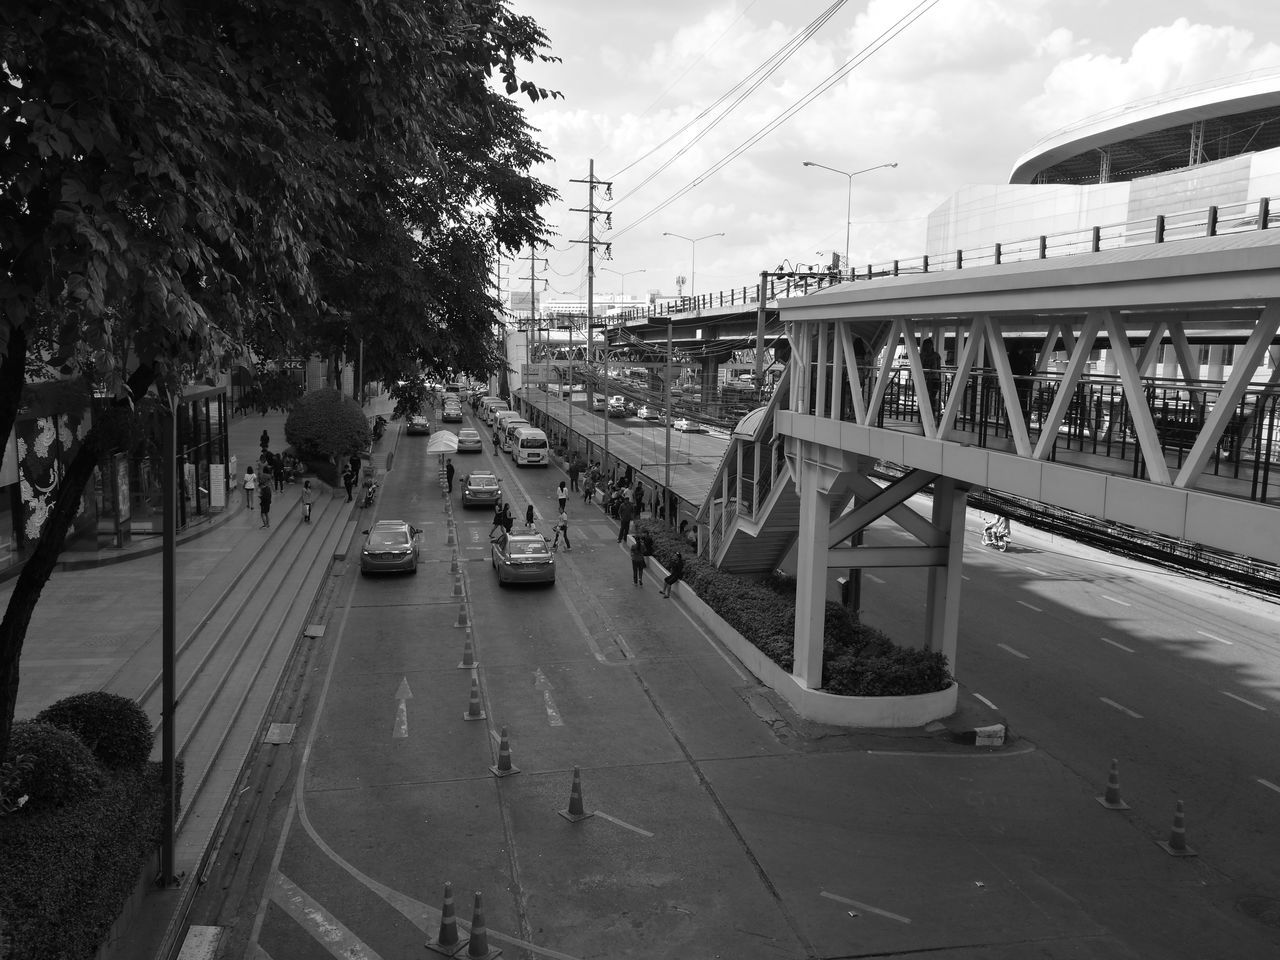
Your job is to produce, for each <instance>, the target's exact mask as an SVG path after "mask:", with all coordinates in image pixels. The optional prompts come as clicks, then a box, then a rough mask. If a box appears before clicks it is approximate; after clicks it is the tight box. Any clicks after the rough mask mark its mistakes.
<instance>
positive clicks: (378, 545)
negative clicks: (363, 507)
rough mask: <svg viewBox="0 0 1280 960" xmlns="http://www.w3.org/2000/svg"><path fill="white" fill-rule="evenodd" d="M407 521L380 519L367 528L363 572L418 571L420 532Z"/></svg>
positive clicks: (362, 559) (361, 551)
mask: <svg viewBox="0 0 1280 960" xmlns="http://www.w3.org/2000/svg"><path fill="white" fill-rule="evenodd" d="M421 533H422V531H421V530H419V529H418V528H417V527H415V526H413V525H411V524H410V523H408V522H407V521H405V520H379V521H377V522H376V523H375V524H374V525H373V526H372V527H370V528H369V529H368V530H366V531H365V538H364V546H363V547H361V549H360V573H361V574H362V575H367V574H370V573H417V572H418V535H419V534H421Z"/></svg>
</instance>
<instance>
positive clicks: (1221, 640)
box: [1196, 630, 1235, 647]
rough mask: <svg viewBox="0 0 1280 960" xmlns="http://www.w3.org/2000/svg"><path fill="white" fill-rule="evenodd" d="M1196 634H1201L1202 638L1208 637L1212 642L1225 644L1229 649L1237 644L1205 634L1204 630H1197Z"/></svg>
mask: <svg viewBox="0 0 1280 960" xmlns="http://www.w3.org/2000/svg"><path fill="white" fill-rule="evenodd" d="M1196 633H1198V634H1200V636H1202V637H1208V638H1209V639H1210V640H1217V641H1218V642H1219V643H1225V644H1226V645H1227V646H1228V647H1233V646H1235V644H1233V643H1232V642H1231V641H1230V640H1224V639H1222V637H1216V636H1214V635H1213V634H1212V633H1205V632H1204V631H1203V630H1197V631H1196Z"/></svg>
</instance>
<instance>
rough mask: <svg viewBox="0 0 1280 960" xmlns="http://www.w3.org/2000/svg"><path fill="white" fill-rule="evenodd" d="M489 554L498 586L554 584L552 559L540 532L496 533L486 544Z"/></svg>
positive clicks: (554, 567) (554, 560)
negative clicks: (510, 584)
mask: <svg viewBox="0 0 1280 960" xmlns="http://www.w3.org/2000/svg"><path fill="white" fill-rule="evenodd" d="M489 555H490V561H491V562H492V563H493V569H494V571H495V572H496V573H497V575H498V586H500V587H505V586H506V585H507V584H508V583H555V582H556V558H555V556H554V554H552V552H551V547H550V546H549V545H548V544H547V539H546V537H544V536H542V534H540V533H500V534H498V535H497V536H496V537H494V538H493V540H492V541H490V550H489Z"/></svg>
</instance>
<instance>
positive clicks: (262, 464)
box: [258, 450, 275, 490]
mask: <svg viewBox="0 0 1280 960" xmlns="http://www.w3.org/2000/svg"><path fill="white" fill-rule="evenodd" d="M271 474H272V471H271V454H270V453H269V452H267V451H266V450H263V451H262V459H261V460H259V461H258V483H259V484H260V485H261V486H262V489H264V490H267V489H269V488H271V487H274V486H275V481H274V480H273V479H272V475H271Z"/></svg>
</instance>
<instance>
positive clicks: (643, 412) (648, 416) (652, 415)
mask: <svg viewBox="0 0 1280 960" xmlns="http://www.w3.org/2000/svg"><path fill="white" fill-rule="evenodd" d="M636 416H637V417H639V418H640V419H641V420H657V419H659V418H661V416H662V411H661V410H659V409H658V408H657V407H651V406H649V404H647V403H646V404H645V405H644V406H643V407H641V408H640V409H639V410H637V411H636Z"/></svg>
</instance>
